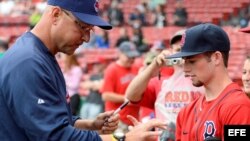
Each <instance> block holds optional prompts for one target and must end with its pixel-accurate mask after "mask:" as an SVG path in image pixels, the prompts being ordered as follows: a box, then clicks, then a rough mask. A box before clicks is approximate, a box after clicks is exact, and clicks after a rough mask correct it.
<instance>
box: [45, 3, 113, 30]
mask: <svg viewBox="0 0 250 141" xmlns="http://www.w3.org/2000/svg"><path fill="white" fill-rule="evenodd" d="M48 5H52V6H59V7H61V8H63V9H65V10H68V11H70V12H72V14H73V15H74V16H75V17H77V18H78V19H79V20H81V21H83V22H84V23H87V24H90V25H94V26H98V27H100V28H102V29H106V30H109V29H112V26H111V25H110V24H109V23H107V22H106V21H104V20H103V19H102V18H101V17H100V16H99V15H98V10H99V0H48Z"/></svg>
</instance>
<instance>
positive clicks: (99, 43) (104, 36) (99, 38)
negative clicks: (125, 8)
mask: <svg viewBox="0 0 250 141" xmlns="http://www.w3.org/2000/svg"><path fill="white" fill-rule="evenodd" d="M95 41H96V47H97V48H109V36H108V32H107V31H102V32H101V34H100V35H96V37H95Z"/></svg>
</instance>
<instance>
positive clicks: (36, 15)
mask: <svg viewBox="0 0 250 141" xmlns="http://www.w3.org/2000/svg"><path fill="white" fill-rule="evenodd" d="M41 17H42V13H41V12H40V11H39V10H38V9H37V8H36V7H32V14H31V15H30V17H29V26H30V29H32V28H33V27H34V26H35V25H36V24H37V23H38V21H39V20H40V19H41Z"/></svg>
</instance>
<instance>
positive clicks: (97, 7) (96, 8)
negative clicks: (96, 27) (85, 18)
mask: <svg viewBox="0 0 250 141" xmlns="http://www.w3.org/2000/svg"><path fill="white" fill-rule="evenodd" d="M94 8H95V11H96V12H98V11H99V0H96V2H95V4H94Z"/></svg>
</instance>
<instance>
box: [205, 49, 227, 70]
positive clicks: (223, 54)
mask: <svg viewBox="0 0 250 141" xmlns="http://www.w3.org/2000/svg"><path fill="white" fill-rule="evenodd" d="M215 52H216V51H208V52H205V53H204V55H205V56H207V57H208V58H209V59H210V58H211V55H212V54H213V53H215ZM219 52H220V53H221V54H222V58H223V62H224V66H225V67H226V68H227V66H228V57H229V51H219Z"/></svg>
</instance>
